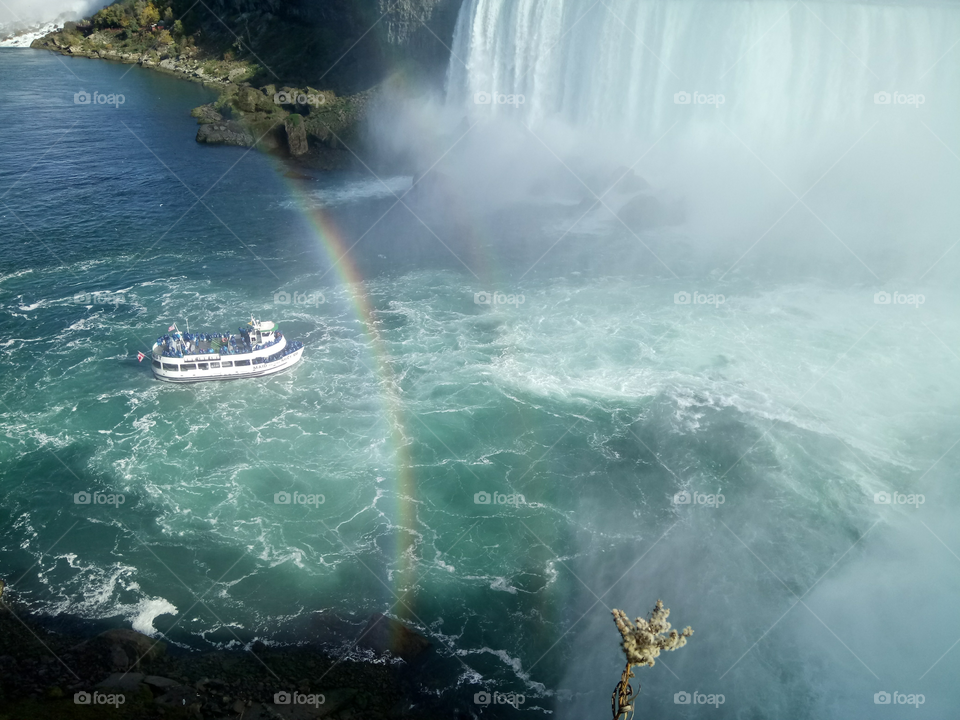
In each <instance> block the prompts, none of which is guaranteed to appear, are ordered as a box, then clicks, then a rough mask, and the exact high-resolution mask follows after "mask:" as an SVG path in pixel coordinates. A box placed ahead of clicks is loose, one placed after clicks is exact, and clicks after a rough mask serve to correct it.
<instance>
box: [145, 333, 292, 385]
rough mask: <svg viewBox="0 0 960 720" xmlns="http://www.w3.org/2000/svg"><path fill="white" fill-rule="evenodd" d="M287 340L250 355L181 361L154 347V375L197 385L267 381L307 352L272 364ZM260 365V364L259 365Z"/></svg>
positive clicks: (210, 355)
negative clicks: (231, 381) (223, 381)
mask: <svg viewBox="0 0 960 720" xmlns="http://www.w3.org/2000/svg"><path fill="white" fill-rule="evenodd" d="M286 344H287V343H286V339H285V338H284V339H282V340H281V342H280V343H278V344H274V345H272V346H268V347H263V348H258V349H257V350H255V351H252V352H247V353H236V352H234V353H229V354H223V355H221V354H219V353H212V352H206V353H204V354H193V355H186V356H178V357H168V356H166V355H162V354H161V352H160V351H162V348H159V346H154V352H153V353H152V354H151V364H152V366H153V375H154V377H156V378H157V379H158V380H163V381H164V382H172V383H194V382H205V381H208V380H240V379H243V378H255V377H264V376H267V375H275V374H276V373H279V372H283V371H284V370H289V369H290V368H291V367H293V366H294V365H296V364H297V363H298V362H300V359H301V358H302V357H303V351H304V348H303V346H302V345H301V346H300V347H298V348H297V349H296V350H294V351H293V352H291V353H289V354H287V355H284V356H282V357H279V358H277V359H275V360H271V361H269V362H263V361H265V360H267V358H269V357H271V356H273V355H275V354H277V353H278V352H280V351H282V350H283V349H284V347H285V346H286ZM255 361H257V362H255Z"/></svg>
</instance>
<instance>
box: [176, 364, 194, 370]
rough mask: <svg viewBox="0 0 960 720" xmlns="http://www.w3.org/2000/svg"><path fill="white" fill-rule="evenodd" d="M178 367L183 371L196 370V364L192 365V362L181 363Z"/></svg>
mask: <svg viewBox="0 0 960 720" xmlns="http://www.w3.org/2000/svg"><path fill="white" fill-rule="evenodd" d="M180 369H181V370H183V371H187V370H196V369H197V366H196V365H193V364H192V363H191V364H190V365H181V366H180Z"/></svg>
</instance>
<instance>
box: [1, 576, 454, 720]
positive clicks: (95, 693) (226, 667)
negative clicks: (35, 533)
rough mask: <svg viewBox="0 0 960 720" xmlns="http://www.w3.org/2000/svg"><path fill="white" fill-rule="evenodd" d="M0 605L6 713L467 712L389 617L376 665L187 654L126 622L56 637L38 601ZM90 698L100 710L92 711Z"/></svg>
mask: <svg viewBox="0 0 960 720" xmlns="http://www.w3.org/2000/svg"><path fill="white" fill-rule="evenodd" d="M0 600H2V605H0V718H9V719H11V720H12V719H13V718H16V719H17V720H21V719H23V720H29V719H30V718H44V719H45V720H46V719H49V718H60V717H64V718H66V717H71V718H73V717H76V718H94V717H109V718H117V719H118V720H126V719H127V718H138V719H139V718H148V719H151V718H165V719H169V718H198V719H201V718H237V717H240V716H242V717H243V718H244V719H245V720H267V719H270V720H277V719H283V720H295V719H298V718H303V719H304V720H306V719H307V718H331V720H348V719H350V718H354V719H356V720H360V718H364V719H366V718H371V719H376V718H384V719H388V718H411V719H416V718H423V719H427V718H440V717H457V716H458V714H459V713H458V712H457V711H455V710H453V709H452V708H450V707H449V705H447V706H446V707H441V706H438V705H437V701H436V700H435V699H432V698H430V697H429V696H426V695H421V694H420V691H419V689H418V688H420V687H422V686H423V681H422V678H420V677H419V676H418V675H417V673H418V672H425V670H423V669H422V662H423V657H422V656H423V655H424V653H426V652H427V651H428V648H429V645H430V643H429V641H427V639H426V638H424V637H422V636H421V635H419V634H418V633H416V632H415V631H414V630H411V629H410V628H408V627H406V626H405V625H403V624H402V623H399V622H397V621H396V620H392V619H390V618H387V617H384V616H382V615H375V616H373V617H371V618H370V622H369V623H368V626H367V629H368V630H370V632H369V633H367V635H369V636H370V637H369V640H368V641H367V642H366V643H364V646H366V647H368V648H371V649H373V652H372V653H371V655H370V658H371V659H370V661H358V660H355V659H343V660H338V659H337V658H336V657H333V656H331V655H330V654H328V653H326V652H324V651H322V650H319V649H316V648H309V647H306V646H299V647H286V648H279V647H276V648H270V647H267V646H265V645H263V644H261V643H255V644H254V645H253V647H251V648H250V649H249V650H238V651H213V652H203V653H199V652H184V651H182V650H178V649H177V648H175V647H171V646H168V644H167V643H165V642H161V641H158V640H156V639H155V638H151V637H147V636H146V635H142V634H141V633H138V632H136V631H134V630H130V629H123V628H114V629H110V630H107V631H105V632H101V633H99V634H93V635H92V636H88V637H85V636H83V635H81V634H78V633H79V632H80V631H78V630H75V629H74V630H71V631H69V632H52V631H51V630H50V629H49V628H48V627H47V625H49V624H50V619H49V618H48V619H47V620H46V621H38V620H37V619H34V618H33V617H31V615H30V613H29V610H28V609H27V608H25V607H22V606H19V605H16V604H11V600H10V598H9V597H8V593H7V594H4V595H3V596H2V597H0ZM54 620H57V621H59V624H60V625H62V623H63V621H62V618H55V619H54ZM377 628H381V630H377ZM398 643H399V644H398ZM384 653H390V654H384ZM391 657H392V658H394V659H392V660H391V659H390V658H391ZM400 657H404V658H406V659H405V660H399V659H397V658H400ZM454 662H455V661H454ZM418 668H421V669H420V670H418ZM120 697H122V700H119V698H120ZM87 700H89V701H90V702H89V707H81V706H82V705H85V704H86V701H87ZM287 700H292V701H291V702H285V701H287ZM111 703H112V704H111Z"/></svg>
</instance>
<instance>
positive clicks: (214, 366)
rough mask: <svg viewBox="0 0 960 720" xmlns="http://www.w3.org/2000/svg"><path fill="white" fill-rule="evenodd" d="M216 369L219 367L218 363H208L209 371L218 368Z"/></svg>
mask: <svg viewBox="0 0 960 720" xmlns="http://www.w3.org/2000/svg"><path fill="white" fill-rule="evenodd" d="M218 367H220V363H210V369H211V370H213V369H215V368H218Z"/></svg>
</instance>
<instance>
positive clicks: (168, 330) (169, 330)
mask: <svg viewBox="0 0 960 720" xmlns="http://www.w3.org/2000/svg"><path fill="white" fill-rule="evenodd" d="M176 329H177V326H176V325H171V326H170V327H168V328H167V332H173V331H174V330H176Z"/></svg>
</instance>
